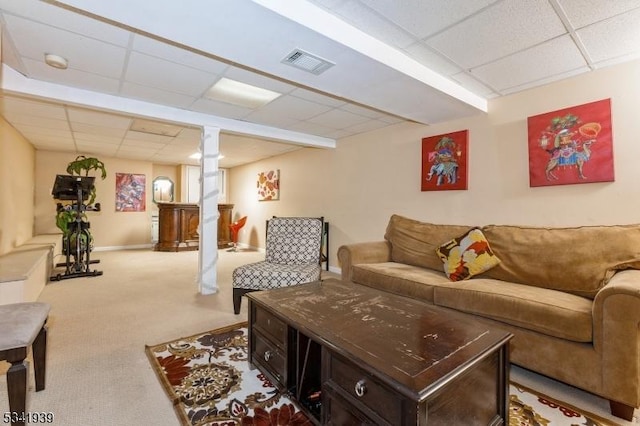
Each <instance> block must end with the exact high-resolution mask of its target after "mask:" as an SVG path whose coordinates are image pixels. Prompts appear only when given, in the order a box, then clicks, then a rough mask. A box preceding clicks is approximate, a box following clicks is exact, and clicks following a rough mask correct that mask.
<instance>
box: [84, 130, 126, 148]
mask: <svg viewBox="0 0 640 426" xmlns="http://www.w3.org/2000/svg"><path fill="white" fill-rule="evenodd" d="M73 138H74V139H75V140H76V142H78V143H80V142H82V143H85V142H87V143H96V144H107V145H120V144H121V143H122V137H121V136H106V135H99V134H95V133H83V132H73Z"/></svg>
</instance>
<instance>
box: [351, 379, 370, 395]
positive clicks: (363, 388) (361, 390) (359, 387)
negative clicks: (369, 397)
mask: <svg viewBox="0 0 640 426" xmlns="http://www.w3.org/2000/svg"><path fill="white" fill-rule="evenodd" d="M354 390H355V392H356V395H358V397H362V396H364V394H365V393H367V383H366V382H365V381H364V379H361V380H359V381H358V383H356V386H355V388H354Z"/></svg>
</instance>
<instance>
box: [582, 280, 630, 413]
mask: <svg viewBox="0 0 640 426" xmlns="http://www.w3.org/2000/svg"><path fill="white" fill-rule="evenodd" d="M639 327H640V271H639V270H625V271H621V272H618V273H616V274H615V275H614V276H613V277H612V278H611V280H610V281H609V283H608V284H607V285H606V286H604V287H603V288H602V289H601V290H600V291H599V292H598V294H597V295H596V297H595V299H594V303H593V344H594V347H595V350H596V352H597V353H598V354H600V355H601V357H602V358H601V359H602V372H601V374H602V380H603V390H604V392H605V394H606V395H620V399H618V400H619V401H620V402H624V403H626V404H628V405H630V406H633V407H638V406H640V333H639V332H638V330H639ZM624 395H626V397H623V396H624ZM629 395H635V397H634V398H632V399H631V400H630V399H629Z"/></svg>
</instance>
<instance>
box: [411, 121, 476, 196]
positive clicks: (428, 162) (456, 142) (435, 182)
mask: <svg viewBox="0 0 640 426" xmlns="http://www.w3.org/2000/svg"><path fill="white" fill-rule="evenodd" d="M468 137H469V131H468V130H461V131H458V132H453V133H446V134H443V135H437V136H429V137H426V138H423V139H422V175H421V189H422V191H445V190H451V189H467V142H468Z"/></svg>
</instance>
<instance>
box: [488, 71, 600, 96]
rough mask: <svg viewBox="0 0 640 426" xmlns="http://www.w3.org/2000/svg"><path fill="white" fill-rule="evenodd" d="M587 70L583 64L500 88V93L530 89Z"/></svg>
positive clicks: (505, 93)
mask: <svg viewBox="0 0 640 426" xmlns="http://www.w3.org/2000/svg"><path fill="white" fill-rule="evenodd" d="M588 71H589V67H587V66H584V67H581V68H576V69H574V70H569V71H566V72H563V73H560V74H555V75H553V76H548V77H545V78H541V79H540V80H536V81H531V82H528V83H524V84H521V85H520V86H513V87H509V88H508V89H505V90H502V91H501V92H500V94H502V95H508V94H511V93H517V92H521V91H523V90H527V89H531V88H533V87H538V86H541V85H544V84H549V83H553V82H554V81H559V80H563V79H565V78H569V77H573V76H576V75H580V74H583V73H585V72H588Z"/></svg>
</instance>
